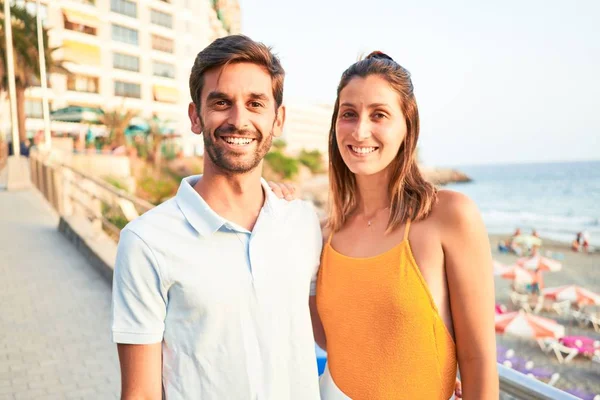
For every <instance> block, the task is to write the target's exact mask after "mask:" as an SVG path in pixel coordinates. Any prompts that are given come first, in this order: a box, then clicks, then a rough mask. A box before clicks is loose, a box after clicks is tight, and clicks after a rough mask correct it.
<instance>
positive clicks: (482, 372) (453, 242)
mask: <svg viewBox="0 0 600 400" xmlns="http://www.w3.org/2000/svg"><path fill="white" fill-rule="evenodd" d="M438 205H439V207H440V211H441V212H440V213H439V214H438V215H440V221H441V226H440V229H441V232H442V248H443V250H444V262H445V270H446V276H447V279H448V289H449V296H450V307H451V313H452V321H453V326H454V332H455V336H456V347H457V357H458V364H459V368H460V373H461V380H462V394H463V398H465V399H467V400H469V399H497V398H498V395H499V394H498V391H499V386H498V371H497V367H496V336H495V328H494V304H495V295H494V280H493V272H492V256H491V250H490V244H489V239H488V235H487V232H486V229H485V226H484V224H483V221H482V219H481V216H480V214H479V211H478V209H477V207H476V205H475V203H474V202H473V201H471V200H470V199H469V198H468V197H466V196H464V195H462V194H459V193H455V192H450V191H440V193H439V203H438Z"/></svg>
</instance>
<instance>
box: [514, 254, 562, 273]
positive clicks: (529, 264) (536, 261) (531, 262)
mask: <svg viewBox="0 0 600 400" xmlns="http://www.w3.org/2000/svg"><path fill="white" fill-rule="evenodd" d="M517 265H518V266H520V267H523V268H526V269H529V270H536V269H539V270H541V271H560V270H561V269H562V264H561V263H559V262H558V261H556V260H553V259H551V258H547V257H542V256H539V255H537V256H533V257H523V258H519V259H518V260H517Z"/></svg>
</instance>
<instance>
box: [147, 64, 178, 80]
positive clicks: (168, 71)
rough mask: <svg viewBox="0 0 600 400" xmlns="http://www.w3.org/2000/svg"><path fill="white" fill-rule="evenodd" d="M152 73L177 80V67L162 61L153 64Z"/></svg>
mask: <svg viewBox="0 0 600 400" xmlns="http://www.w3.org/2000/svg"><path fill="white" fill-rule="evenodd" d="M152 73H153V74H154V76H162V77H164V78H173V79H175V66H174V65H173V64H167V63H163V62H160V61H154V63H153V64H152Z"/></svg>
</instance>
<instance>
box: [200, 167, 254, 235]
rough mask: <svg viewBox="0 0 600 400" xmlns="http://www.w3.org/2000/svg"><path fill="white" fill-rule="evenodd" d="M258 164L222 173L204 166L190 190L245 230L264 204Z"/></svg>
mask: <svg viewBox="0 0 600 400" xmlns="http://www.w3.org/2000/svg"><path fill="white" fill-rule="evenodd" d="M261 171H262V168H261V166H260V165H259V166H258V167H257V168H255V169H254V170H253V171H250V172H248V173H245V174H233V175H232V174H224V173H222V172H220V171H217V170H216V169H215V168H211V167H209V168H206V164H205V170H204V174H203V175H202V179H200V180H199V181H198V182H196V184H195V185H194V189H195V190H196V191H197V192H198V194H200V196H202V198H203V199H204V201H206V203H207V204H208V206H209V207H210V208H211V209H212V210H213V211H214V212H216V213H217V214H219V215H220V216H221V217H223V218H225V219H226V220H228V221H231V222H234V223H236V224H238V225H240V226H241V227H243V228H245V229H248V230H249V231H251V230H252V228H254V224H255V223H256V219H257V218H258V215H259V214H260V210H261V208H262V206H263V204H264V203H265V193H264V192H263V189H262V185H261V182H260V177H261Z"/></svg>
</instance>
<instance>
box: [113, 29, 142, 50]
mask: <svg viewBox="0 0 600 400" xmlns="http://www.w3.org/2000/svg"><path fill="white" fill-rule="evenodd" d="M112 38H113V40H116V41H117V42H123V43H128V44H132V45H134V46H137V45H138V31H136V30H135V29H130V28H126V27H124V26H121V25H115V24H113V25H112Z"/></svg>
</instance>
